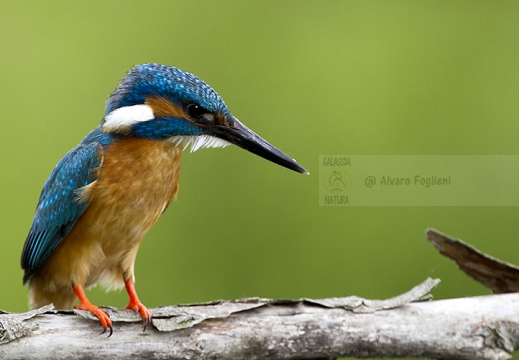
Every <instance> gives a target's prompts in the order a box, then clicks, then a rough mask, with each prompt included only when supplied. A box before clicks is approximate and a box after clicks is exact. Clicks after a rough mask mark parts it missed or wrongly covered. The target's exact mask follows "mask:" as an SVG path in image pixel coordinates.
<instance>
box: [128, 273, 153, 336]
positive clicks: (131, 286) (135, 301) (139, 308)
mask: <svg viewBox="0 0 519 360" xmlns="http://www.w3.org/2000/svg"><path fill="white" fill-rule="evenodd" d="M125 285H126V291H127V292H128V295H129V296H130V302H129V303H128V305H127V306H126V307H125V309H130V310H133V311H135V312H138V313H139V314H141V317H142V323H143V325H144V329H143V331H146V328H147V327H148V325H149V324H150V321H151V313H150V311H149V310H148V308H146V306H144V304H143V303H141V301H140V300H139V297H138V296H137V292H136V291H135V283H134V282H133V280H126V282H125Z"/></svg>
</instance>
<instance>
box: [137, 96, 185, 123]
mask: <svg viewBox="0 0 519 360" xmlns="http://www.w3.org/2000/svg"><path fill="white" fill-rule="evenodd" d="M144 103H145V104H146V105H148V106H149V107H150V108H151V110H152V111H153V115H155V117H157V118H161V117H162V118H165V117H175V118H178V119H182V118H183V119H188V120H189V116H188V115H187V114H186V113H185V111H184V109H182V107H180V106H178V105H175V104H174V103H173V102H172V101H171V100H169V99H166V98H163V97H159V96H149V97H147V98H146V101H145V102H144Z"/></svg>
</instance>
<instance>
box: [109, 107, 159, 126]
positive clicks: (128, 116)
mask: <svg viewBox="0 0 519 360" xmlns="http://www.w3.org/2000/svg"><path fill="white" fill-rule="evenodd" d="M154 118H155V116H154V115H153V110H152V109H151V107H149V106H148V105H145V104H141V105H133V106H125V107H122V108H119V109H115V110H114V111H112V112H111V113H109V114H108V115H106V116H105V121H104V123H103V125H102V129H103V131H104V132H108V133H110V132H121V131H122V132H126V131H128V130H130V128H131V126H132V125H133V124H136V123H138V122H143V121H149V120H153V119H154Z"/></svg>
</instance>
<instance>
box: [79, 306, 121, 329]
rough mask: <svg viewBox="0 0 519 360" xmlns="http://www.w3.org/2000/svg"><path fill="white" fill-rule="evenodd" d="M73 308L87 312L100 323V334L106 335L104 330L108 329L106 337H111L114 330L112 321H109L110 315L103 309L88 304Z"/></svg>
mask: <svg viewBox="0 0 519 360" xmlns="http://www.w3.org/2000/svg"><path fill="white" fill-rule="evenodd" d="M75 308H76V309H78V310H84V311H88V312H91V313H92V314H94V315H95V316H96V317H97V318H98V319H99V322H101V326H102V327H103V331H102V332H101V334H104V333H106V330H107V329H110V334H108V337H110V336H112V334H113V332H114V329H113V328H112V320H110V315H108V314H107V313H106V312H105V311H104V310H103V309H101V308H99V307H97V306H95V305H92V304H90V303H88V304H79V305H78V306H76V307H75Z"/></svg>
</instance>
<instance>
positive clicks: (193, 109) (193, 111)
mask: <svg viewBox="0 0 519 360" xmlns="http://www.w3.org/2000/svg"><path fill="white" fill-rule="evenodd" d="M186 111H187V114H188V115H189V116H191V117H192V118H193V119H200V118H201V117H205V116H204V115H205V114H207V113H209V112H208V111H207V110H206V109H204V108H203V107H201V106H200V105H198V104H188V105H187V106H186Z"/></svg>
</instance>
